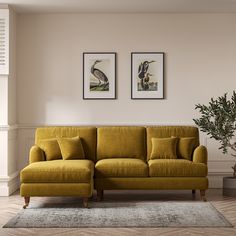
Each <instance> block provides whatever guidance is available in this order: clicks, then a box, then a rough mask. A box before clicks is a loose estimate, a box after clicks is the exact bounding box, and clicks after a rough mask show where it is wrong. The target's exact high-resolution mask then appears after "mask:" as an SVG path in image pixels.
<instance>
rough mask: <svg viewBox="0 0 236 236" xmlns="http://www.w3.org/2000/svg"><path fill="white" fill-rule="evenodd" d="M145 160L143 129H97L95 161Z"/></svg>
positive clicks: (128, 127) (144, 132) (144, 135)
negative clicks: (114, 159)
mask: <svg viewBox="0 0 236 236" xmlns="http://www.w3.org/2000/svg"><path fill="white" fill-rule="evenodd" d="M106 158H138V159H142V160H144V159H146V130H145V128H144V127H135V126H132V127H131V126H127V127H114V126H113V127H101V128H98V129H97V159H98V160H101V159H106Z"/></svg>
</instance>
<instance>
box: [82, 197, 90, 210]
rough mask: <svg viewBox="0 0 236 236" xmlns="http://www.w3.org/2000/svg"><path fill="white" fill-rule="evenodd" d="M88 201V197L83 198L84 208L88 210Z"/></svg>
mask: <svg viewBox="0 0 236 236" xmlns="http://www.w3.org/2000/svg"><path fill="white" fill-rule="evenodd" d="M88 200H89V198H88V197H84V198H83V206H84V208H88Z"/></svg>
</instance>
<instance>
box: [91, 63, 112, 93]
mask: <svg viewBox="0 0 236 236" xmlns="http://www.w3.org/2000/svg"><path fill="white" fill-rule="evenodd" d="M108 66H109V60H105V59H103V60H91V69H90V72H91V74H90V91H109V79H108V76H107V71H106V68H107V67H108Z"/></svg>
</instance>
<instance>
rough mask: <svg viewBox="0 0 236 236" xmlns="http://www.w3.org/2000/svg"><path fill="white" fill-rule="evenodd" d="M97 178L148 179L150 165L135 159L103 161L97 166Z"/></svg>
mask: <svg viewBox="0 0 236 236" xmlns="http://www.w3.org/2000/svg"><path fill="white" fill-rule="evenodd" d="M95 176H96V177H99V178H103V177H147V176H148V165H147V164H146V163H145V162H144V161H142V160H139V159H135V158H112V159H103V160H100V161H98V162H97V163H96V165H95Z"/></svg>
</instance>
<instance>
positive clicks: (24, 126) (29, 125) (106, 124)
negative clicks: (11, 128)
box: [17, 122, 197, 129]
mask: <svg viewBox="0 0 236 236" xmlns="http://www.w3.org/2000/svg"><path fill="white" fill-rule="evenodd" d="M116 125H117V126H122V125H124V126H129V125H130V126H131V125H133V126H136V125H137V126H162V125H163V126H164V125H170V126H175V125H177V126H178V125H182V126H195V127H197V126H196V125H194V124H193V123H186V122H171V123H164V122H163V123H162V122H161V123H160V122H159V123H153V122H150V123H149V122H145V123H139V122H136V123H134V122H132V123H128V122H123V123H122V122H114V123H104V124H101V123H99V124H96V123H93V124H91V123H75V124H52V123H36V124H33V123H32V124H30V123H28V124H27V123H25V124H17V128H18V129H36V128H38V127H47V126H58V127H61V126H96V127H101V126H116Z"/></svg>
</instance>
